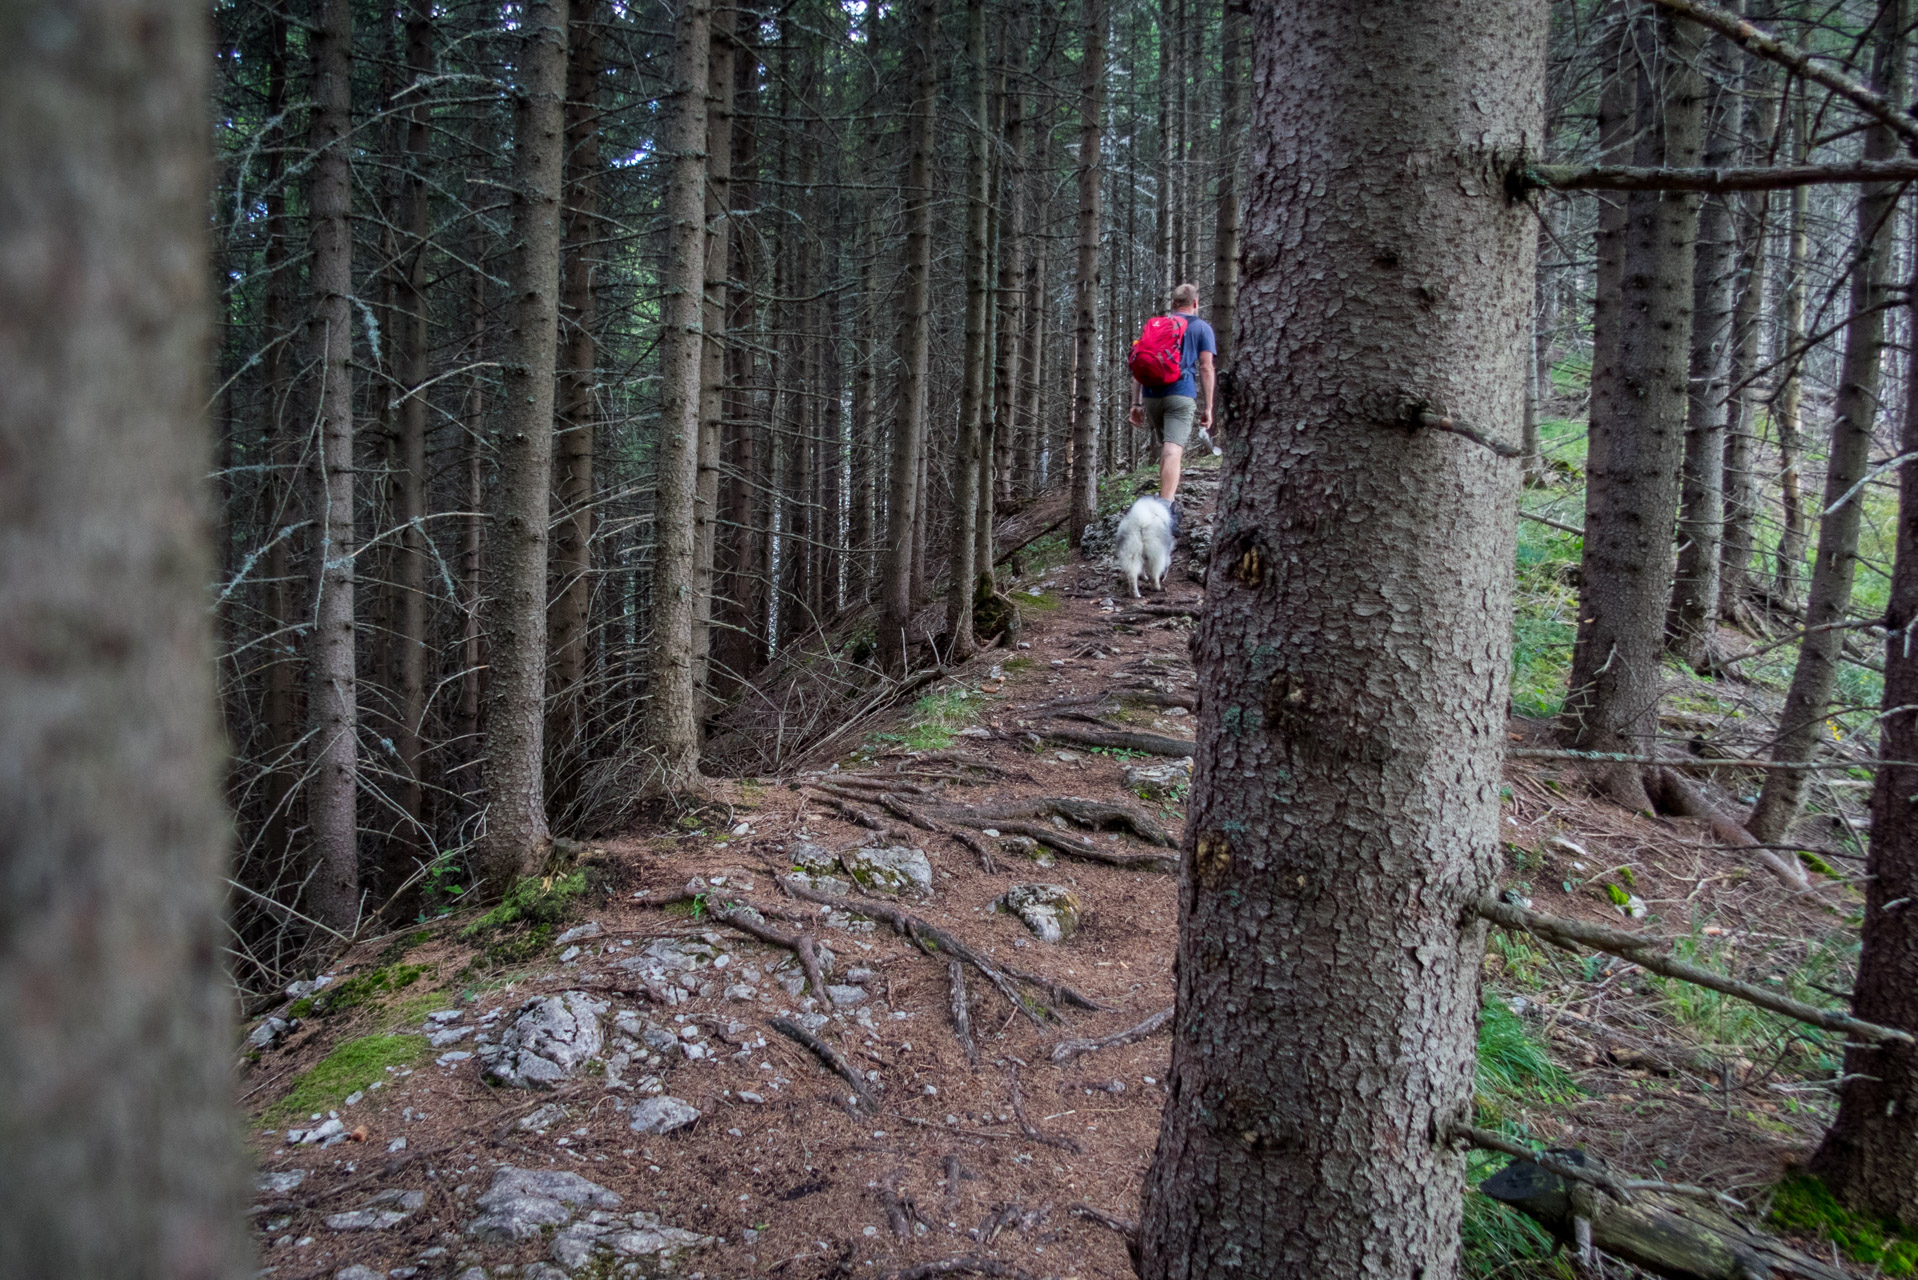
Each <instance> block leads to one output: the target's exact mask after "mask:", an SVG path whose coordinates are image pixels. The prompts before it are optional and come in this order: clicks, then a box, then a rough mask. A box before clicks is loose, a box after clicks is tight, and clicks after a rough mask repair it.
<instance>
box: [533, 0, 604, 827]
mask: <svg viewBox="0 0 1918 1280" xmlns="http://www.w3.org/2000/svg"><path fill="white" fill-rule="evenodd" d="M604 12H605V8H604V4H603V2H602V0H574V3H573V4H572V6H571V10H570V12H569V13H568V14H567V28H566V57H567V70H566V187H565V214H564V217H565V222H564V225H563V226H562V228H561V236H562V241H561V244H562V248H561V259H560V271H561V276H560V286H559V289H560V292H559V314H560V324H561V326H562V329H561V332H562V337H561V341H560V355H559V386H558V388H557V391H556V394H557V396H558V400H559V420H558V422H557V423H555V424H554V425H555V428H556V432H555V435H554V439H553V453H554V459H553V499H552V505H553V516H554V519H553V526H552V535H551V536H552V539H553V547H552V555H553V560H552V568H551V575H552V586H551V590H552V598H551V601H550V602H549V603H548V605H547V608H546V644H547V650H548V653H547V668H548V670H547V691H546V692H547V714H546V741H545V753H546V789H547V795H548V798H549V800H550V805H551V809H552V812H553V813H554V814H555V815H560V814H564V813H565V812H566V811H567V810H568V809H569V808H570V807H571V804H572V801H573V796H574V792H575V790H576V789H577V785H578V778H579V771H580V769H581V768H582V767H583V765H584V763H585V761H584V754H585V744H584V743H583V742H582V741H581V737H582V734H583V731H584V729H585V725H586V705H585V698H586V688H585V684H586V673H587V659H588V631H589V626H590V623H591V613H590V606H591V599H592V569H593V557H592V545H593V464H594V457H593V453H594V434H595V432H596V430H597V428H598V422H597V419H598V414H597V413H596V412H595V411H594V401H595V398H596V396H597V393H598V388H597V387H596V385H595V373H594V371H595V369H596V368H597V367H598V363H599V362H598V350H599V348H598V344H597V342H596V341H595V338H594V329H595V327H596V323H597V320H598V317H597V314H596V308H595V306H594V303H595V298H594V286H593V281H594V276H595V267H596V265H597V264H596V259H597V258H598V250H597V248H596V246H595V243H594V242H595V241H596V239H597V238H598V235H599V188H600V160H599V131H600V119H599V113H600V104H599V85H600V81H601V79H602V78H603V77H602V76H601V75H600V68H601V65H602V62H601V58H600V48H599V43H600V24H601V22H602V21H603V20H604Z"/></svg>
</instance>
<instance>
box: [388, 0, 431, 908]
mask: <svg viewBox="0 0 1918 1280" xmlns="http://www.w3.org/2000/svg"><path fill="white" fill-rule="evenodd" d="M406 69H407V71H408V72H409V73H410V75H411V76H412V79H413V82H414V84H415V85H417V86H421V87H416V88H414V89H413V90H412V91H411V92H410V93H409V94H408V95H407V107H406V174H405V179H404V182H405V186H404V192H405V195H404V201H403V204H404V208H403V212H402V213H401V221H402V224H403V228H404V231H405V236H406V239H405V257H404V258H403V259H402V263H401V270H400V271H399V272H397V273H396V276H397V281H396V282H397V283H398V285H399V294H400V297H399V311H400V315H401V323H400V326H399V329H400V333H399V338H400V358H399V362H398V363H399V375H400V384H401V385H402V386H403V387H404V388H405V398H404V399H403V400H402V401H401V403H400V406H399V414H398V417H397V421H396V424H395V425H396V427H397V429H398V445H399V448H398V455H399V456H398V462H399V466H398V468H397V471H398V475H397V476H396V477H395V478H396V481H397V485H396V489H395V498H396V499H397V501H396V504H395V505H396V510H395V511H394V513H393V515H394V518H395V519H396V520H397V521H398V522H399V524H400V526H401V532H400V538H399V553H398V555H397V556H396V557H395V561H396V563H395V564H394V582H393V587H394V591H393V594H394V596H395V604H396V606H397V607H396V608H395V610H394V615H395V616H394V617H393V618H392V619H391V624H392V626H393V628H394V636H393V646H394V649H395V650H396V652H395V654H394V657H395V662H394V664H393V665H394V669H395V670H394V674H395V675H396V676H397V677H398V679H397V681H396V687H395V689H394V693H395V695H396V697H395V703H396V705H395V707H394V717H393V718H394V725H393V753H394V755H395V757H396V761H395V763H396V765H397V768H398V772H399V775H400V781H399V787H398V795H397V797H396V798H397V802H398V807H399V810H400V821H399V823H398V825H397V829H396V831H395V839H394V845H395V850H394V851H395V852H396V853H399V854H402V855H411V856H408V857H406V859H405V861H399V862H397V863H396V865H395V866H394V868H393V872H392V873H390V874H393V875H394V877H395V878H394V882H395V883H397V882H398V881H399V880H403V879H404V878H405V876H406V875H407V874H408V873H409V872H410V871H411V869H412V868H411V865H410V863H411V860H412V856H417V855H418V853H419V852H420V851H421V850H422V849H424V848H426V847H427V845H428V844H429V843H430V842H429V841H428V840H427V839H426V829H425V826H424V822H425V819H426V812H425V809H426V788H425V785H424V783H425V780H424V778H423V777H422V776H421V770H422V768H423V767H424V745H423V737H424V726H425V720H426V639H427V637H426V591H427V585H426V584H427V571H428V561H429V559H430V557H431V554H432V552H431V549H430V547H429V546H428V543H427V532H426V507H427V484H428V482H429V479H430V477H429V476H428V474H427V470H426V408H427V397H426V392H425V390H424V388H425V386H426V382H427V379H428V378H430V377H431V376H432V348H431V346H430V345H429V335H428V331H427V318H428V317H427V305H428V298H427V283H428V281H429V279H430V278H431V272H430V271H429V269H428V268H429V266H430V264H429V262H428V253H429V252H430V248H431V236H432V230H433V226H432V199H431V187H430V186H429V185H428V183H427V168H428V166H429V165H430V164H431V163H432V147H433V135H432V118H433V103H432V94H431V92H430V91H429V90H427V89H426V88H424V87H423V86H424V82H425V81H426V80H427V79H428V78H429V77H431V76H432V74H433V11H432V7H431V5H430V4H428V3H427V2H426V0H408V4H407V7H406Z"/></svg>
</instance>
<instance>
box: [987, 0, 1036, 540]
mask: <svg viewBox="0 0 1918 1280" xmlns="http://www.w3.org/2000/svg"><path fill="white" fill-rule="evenodd" d="M1009 39H1010V43H1011V48H1012V50H1013V51H1014V52H1013V53H1012V54H1011V55H1010V56H1009V57H1008V58H1007V59H1006V61H1005V65H1004V66H1003V67H1002V69H1001V79H1000V83H1001V96H1002V98H1003V100H1004V111H1005V117H1006V118H1005V128H1004V137H1005V150H1004V153H1003V154H1004V159H1003V160H1002V161H1001V163H1000V168H999V182H998V185H997V191H998V201H999V204H998V207H999V209H1000V210H1001V214H1000V225H999V283H998V290H997V297H996V305H997V310H998V319H997V321H996V322H995V326H994V330H993V347H994V355H993V359H992V372H993V392H992V405H993V426H992V457H993V462H992V476H993V486H994V489H993V492H994V497H995V499H996V501H997V503H998V504H999V505H1006V504H1009V503H1011V501H1012V492H1013V490H1012V478H1013V477H1012V469H1013V441H1014V439H1015V437H1016V433H1017V432H1018V429H1019V422H1018V409H1019V395H1020V381H1019V380H1020V363H1019V362H1020V358H1021V357H1022V356H1023V355H1024V342H1023V341H1022V339H1023V337H1024V335H1023V332H1022V330H1023V328H1024V327H1025V326H1026V325H1027V324H1029V323H1031V321H1032V320H1033V318H1034V317H1032V316H1030V315H1029V314H1027V313H1026V312H1025V311H1024V305H1025V300H1026V282H1025V280H1024V277H1023V273H1024V271H1025V269H1026V259H1027V255H1028V248H1027V243H1026V232H1027V223H1026V203H1027V192H1026V188H1027V174H1026V164H1025V159H1026V155H1025V152H1026V95H1025V90H1024V88H1023V87H1022V85H1023V81H1024V80H1025V77H1026V46H1027V40H1026V23H1025V17H1024V12H1023V11H1021V13H1020V16H1019V17H1018V18H1017V19H1016V20H1015V21H1014V23H1013V25H1012V28H1011V33H1010V36H1009ZM987 532H988V536H989V535H990V527H988V530H987ZM987 560H988V562H990V560H991V557H990V556H988V557H987Z"/></svg>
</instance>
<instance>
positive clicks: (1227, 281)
mask: <svg viewBox="0 0 1918 1280" xmlns="http://www.w3.org/2000/svg"><path fill="white" fill-rule="evenodd" d="M1246 3H1247V0H1224V15H1223V31H1222V35H1223V40H1222V41H1221V44H1222V46H1223V48H1222V56H1221V62H1220V74H1219V88H1220V91H1221V92H1222V93H1223V95H1224V102H1223V104H1222V109H1221V111H1220V113H1219V220H1218V228H1217V230H1216V231H1215V232H1214V235H1215V237H1216V239H1215V240H1214V242H1213V255H1212V328H1213V330H1214V331H1215V332H1216V334H1217V337H1218V343H1219V350H1218V353H1217V354H1216V355H1214V356H1213V358H1212V359H1213V363H1214V365H1215V367H1216V368H1217V369H1218V371H1219V374H1220V375H1221V376H1223V375H1225V374H1226V373H1227V372H1228V371H1229V370H1230V369H1231V368H1232V326H1233V324H1234V323H1236V319H1237V316H1238V309H1239V232H1240V228H1241V227H1242V225H1243V222H1244V214H1243V212H1242V211H1241V209H1240V207H1239V154H1240V151H1241V149H1242V148H1243V147H1244V142H1243V139H1242V135H1243V134H1244V133H1245V71H1244V66H1245V29H1246V24H1247V20H1248V19H1247V14H1246ZM1224 425H1225V423H1224V420H1223V419H1222V418H1221V419H1220V420H1219V422H1218V429H1222V428H1223V427H1224Z"/></svg>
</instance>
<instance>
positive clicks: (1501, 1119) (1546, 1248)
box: [1460, 993, 1579, 1280]
mask: <svg viewBox="0 0 1918 1280" xmlns="http://www.w3.org/2000/svg"><path fill="white" fill-rule="evenodd" d="M1474 1084H1475V1088H1476V1098H1475V1102H1476V1107H1475V1111H1476V1115H1475V1121H1474V1122H1475V1123H1476V1124H1477V1125H1478V1126H1479V1127H1480V1128H1484V1129H1492V1130H1495V1131H1497V1132H1499V1133H1501V1134H1504V1135H1505V1136H1506V1137H1508V1138H1513V1139H1516V1140H1517V1141H1520V1142H1532V1141H1533V1140H1534V1139H1533V1137H1532V1135H1531V1133H1530V1132H1529V1131H1528V1130H1527V1128H1526V1126H1525V1124H1524V1122H1523V1121H1522V1120H1521V1119H1520V1118H1519V1116H1518V1114H1517V1112H1518V1111H1519V1109H1520V1107H1521V1106H1522V1105H1523V1104H1525V1103H1528V1102H1537V1103H1547V1104H1563V1103H1567V1102H1570V1101H1572V1100H1574V1099H1575V1098H1576V1097H1577V1096H1578V1092H1579V1091H1578V1086H1577V1085H1576V1084H1575V1083H1574V1082H1573V1080H1572V1077H1571V1075H1570V1074H1569V1073H1567V1072H1566V1071H1565V1070H1564V1068H1562V1067H1560V1066H1559V1065H1558V1064H1557V1063H1555V1062H1553V1061H1552V1060H1551V1057H1550V1056H1549V1055H1548V1054H1547V1053H1546V1052H1545V1049H1544V1047H1543V1046H1542V1045H1540V1044H1539V1043H1538V1042H1537V1041H1536V1040H1534V1039H1532V1036H1531V1033H1530V1032H1529V1031H1528V1030H1527V1029H1526V1026H1525V1022H1524V1020H1523V1019H1522V1018H1520V1017H1519V1016H1518V1015H1517V1014H1515V1013H1513V1012H1512V1010H1511V1009H1510V1008H1509V1007H1508V1006H1507V1005H1506V1004H1505V1002H1504V1000H1503V999H1502V998H1500V997H1499V996H1498V995H1496V994H1495V993H1488V994H1487V996H1486V998H1485V1000H1484V1002H1483V1003H1482V1004H1481V1005H1480V1006H1479V1019H1478V1070H1477V1074H1476V1076H1475V1078H1474ZM1505 1163H1506V1157H1504V1156H1502V1155H1498V1154H1496V1153H1493V1152H1489V1151H1472V1152H1469V1153H1468V1154H1467V1155H1466V1158H1465V1180H1466V1185H1467V1186H1468V1187H1472V1188H1476V1187H1477V1186H1478V1184H1479V1183H1481V1182H1483V1181H1484V1180H1485V1179H1486V1178H1489V1177H1490V1176H1491V1175H1492V1174H1494V1173H1497V1172H1498V1171H1499V1170H1500V1169H1502V1168H1504V1167H1505ZM1460 1236H1461V1242H1462V1245H1463V1256H1462V1258H1461V1267H1460V1270H1461V1273H1462V1274H1464V1275H1465V1276H1467V1277H1470V1280H1492V1277H1527V1278H1530V1280H1572V1274H1573V1273H1572V1270H1571V1264H1570V1263H1569V1262H1568V1261H1567V1260H1566V1259H1565V1258H1564V1257H1562V1256H1560V1257H1554V1256H1553V1243H1552V1238H1551V1236H1550V1235H1549V1234H1547V1233H1546V1232H1545V1230H1544V1229H1543V1228H1541V1227H1540V1226H1539V1225H1538V1224H1537V1223H1535V1222H1533V1221H1532V1220H1531V1219H1530V1218H1527V1217H1526V1216H1525V1215H1524V1214H1522V1213H1519V1212H1518V1211H1517V1210H1516V1209H1511V1208H1507V1207H1506V1206H1505V1205H1502V1204H1500V1203H1498V1202H1497V1201H1496V1200H1493V1199H1492V1198H1491V1197H1489V1196H1483V1195H1478V1194H1474V1193H1469V1192H1468V1194H1467V1195H1466V1197H1465V1216H1464V1220H1463V1222H1462V1223H1461V1224H1460Z"/></svg>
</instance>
